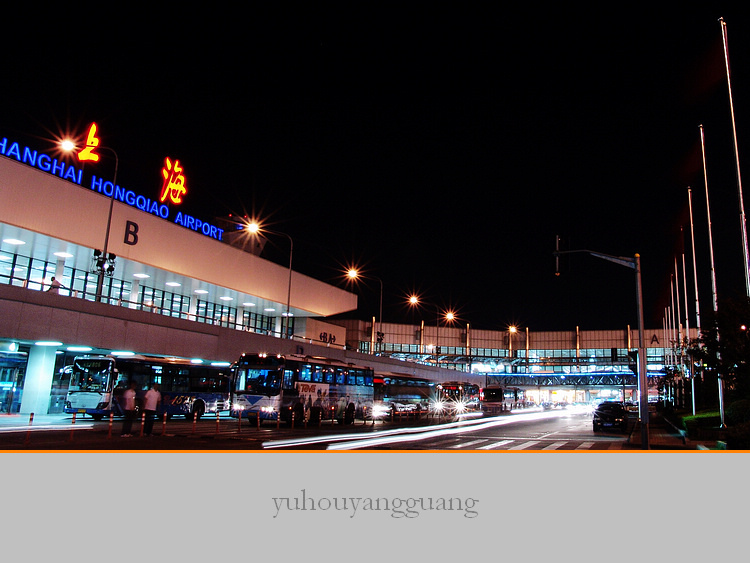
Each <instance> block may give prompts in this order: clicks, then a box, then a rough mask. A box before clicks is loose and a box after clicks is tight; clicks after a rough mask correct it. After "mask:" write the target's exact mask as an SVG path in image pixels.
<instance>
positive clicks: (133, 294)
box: [128, 278, 141, 309]
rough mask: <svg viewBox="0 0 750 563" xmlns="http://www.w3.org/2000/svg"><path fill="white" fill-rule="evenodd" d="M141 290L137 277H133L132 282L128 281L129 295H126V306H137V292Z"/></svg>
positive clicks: (130, 307)
mask: <svg viewBox="0 0 750 563" xmlns="http://www.w3.org/2000/svg"><path fill="white" fill-rule="evenodd" d="M140 291H141V280H139V279H138V278H135V279H134V280H133V281H132V282H130V296H129V297H128V308H129V309H137V308H138V294H139V293H140Z"/></svg>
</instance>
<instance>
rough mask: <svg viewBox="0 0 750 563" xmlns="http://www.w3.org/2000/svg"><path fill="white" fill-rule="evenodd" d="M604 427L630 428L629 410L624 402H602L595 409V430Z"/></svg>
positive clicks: (623, 429)
mask: <svg viewBox="0 0 750 563" xmlns="http://www.w3.org/2000/svg"><path fill="white" fill-rule="evenodd" d="M602 428H619V429H620V430H622V431H623V432H624V431H625V430H627V428H628V411H627V410H626V409H625V405H623V404H622V403H602V404H600V405H599V406H598V407H596V410H595V411H594V432H596V431H597V430H601V429H602Z"/></svg>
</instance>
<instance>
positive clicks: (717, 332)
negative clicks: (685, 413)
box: [691, 297, 750, 403]
mask: <svg viewBox="0 0 750 563" xmlns="http://www.w3.org/2000/svg"><path fill="white" fill-rule="evenodd" d="M707 316H708V323H707V324H706V327H705V328H703V329H702V330H701V335H700V338H699V340H700V343H701V344H702V347H701V348H700V349H695V348H694V349H692V350H691V352H692V353H693V354H694V356H695V357H696V358H698V359H699V360H700V361H701V362H703V364H704V365H705V366H706V369H705V371H704V381H703V383H704V385H703V388H704V393H706V392H708V393H709V394H710V389H711V388H712V386H711V381H713V382H714V383H716V381H717V379H716V378H717V376H718V375H720V376H721V377H722V378H723V380H724V393H725V397H726V399H727V402H732V401H736V400H740V399H750V299H749V298H747V297H742V298H733V299H727V300H724V301H720V302H719V304H718V311H717V312H716V314H715V315H714V314H713V312H711V313H710V314H709V315H707ZM716 388H717V386H716V385H714V386H713V389H716ZM711 403H713V401H711Z"/></svg>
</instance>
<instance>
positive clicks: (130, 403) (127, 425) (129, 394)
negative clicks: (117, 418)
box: [120, 381, 135, 438]
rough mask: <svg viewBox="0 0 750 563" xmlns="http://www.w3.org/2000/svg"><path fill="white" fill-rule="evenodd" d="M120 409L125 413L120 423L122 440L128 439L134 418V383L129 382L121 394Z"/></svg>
mask: <svg viewBox="0 0 750 563" xmlns="http://www.w3.org/2000/svg"><path fill="white" fill-rule="evenodd" d="M122 408H123V410H124V411H125V420H124V421H123V423H122V434H120V436H122V437H123V438H130V437H131V436H132V434H131V431H132V428H133V418H135V381H131V382H130V387H128V388H127V389H126V390H125V393H123V394H122Z"/></svg>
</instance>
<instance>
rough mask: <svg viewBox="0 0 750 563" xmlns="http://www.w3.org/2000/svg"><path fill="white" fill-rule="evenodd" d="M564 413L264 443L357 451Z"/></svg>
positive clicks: (274, 445) (477, 420) (276, 445)
mask: <svg viewBox="0 0 750 563" xmlns="http://www.w3.org/2000/svg"><path fill="white" fill-rule="evenodd" d="M561 414H562V413H560V412H534V413H524V414H514V415H504V416H497V417H492V418H484V419H475V420H464V421H460V422H451V423H446V424H440V425H438V426H422V427H418V428H398V429H394V430H383V431H379V432H375V433H373V434H372V435H370V436H368V437H367V438H362V434H361V433H357V434H351V433H350V434H338V435H336V434H329V435H323V436H311V437H309V438H291V439H288V440H273V441H268V442H264V443H263V447H264V448H266V449H272V448H288V447H302V446H306V445H314V444H323V443H328V444H329V445H328V447H327V449H329V450H353V449H361V448H367V447H372V446H378V445H383V444H394V443H406V442H414V441H419V440H427V439H430V438H435V437H440V436H449V435H454V434H461V433H463V432H474V431H477V430H483V429H487V428H494V427H497V426H504V425H506V424H511V423H513V422H520V421H521V420H524V421H532V420H543V419H548V418H555V417H559V416H561Z"/></svg>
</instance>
